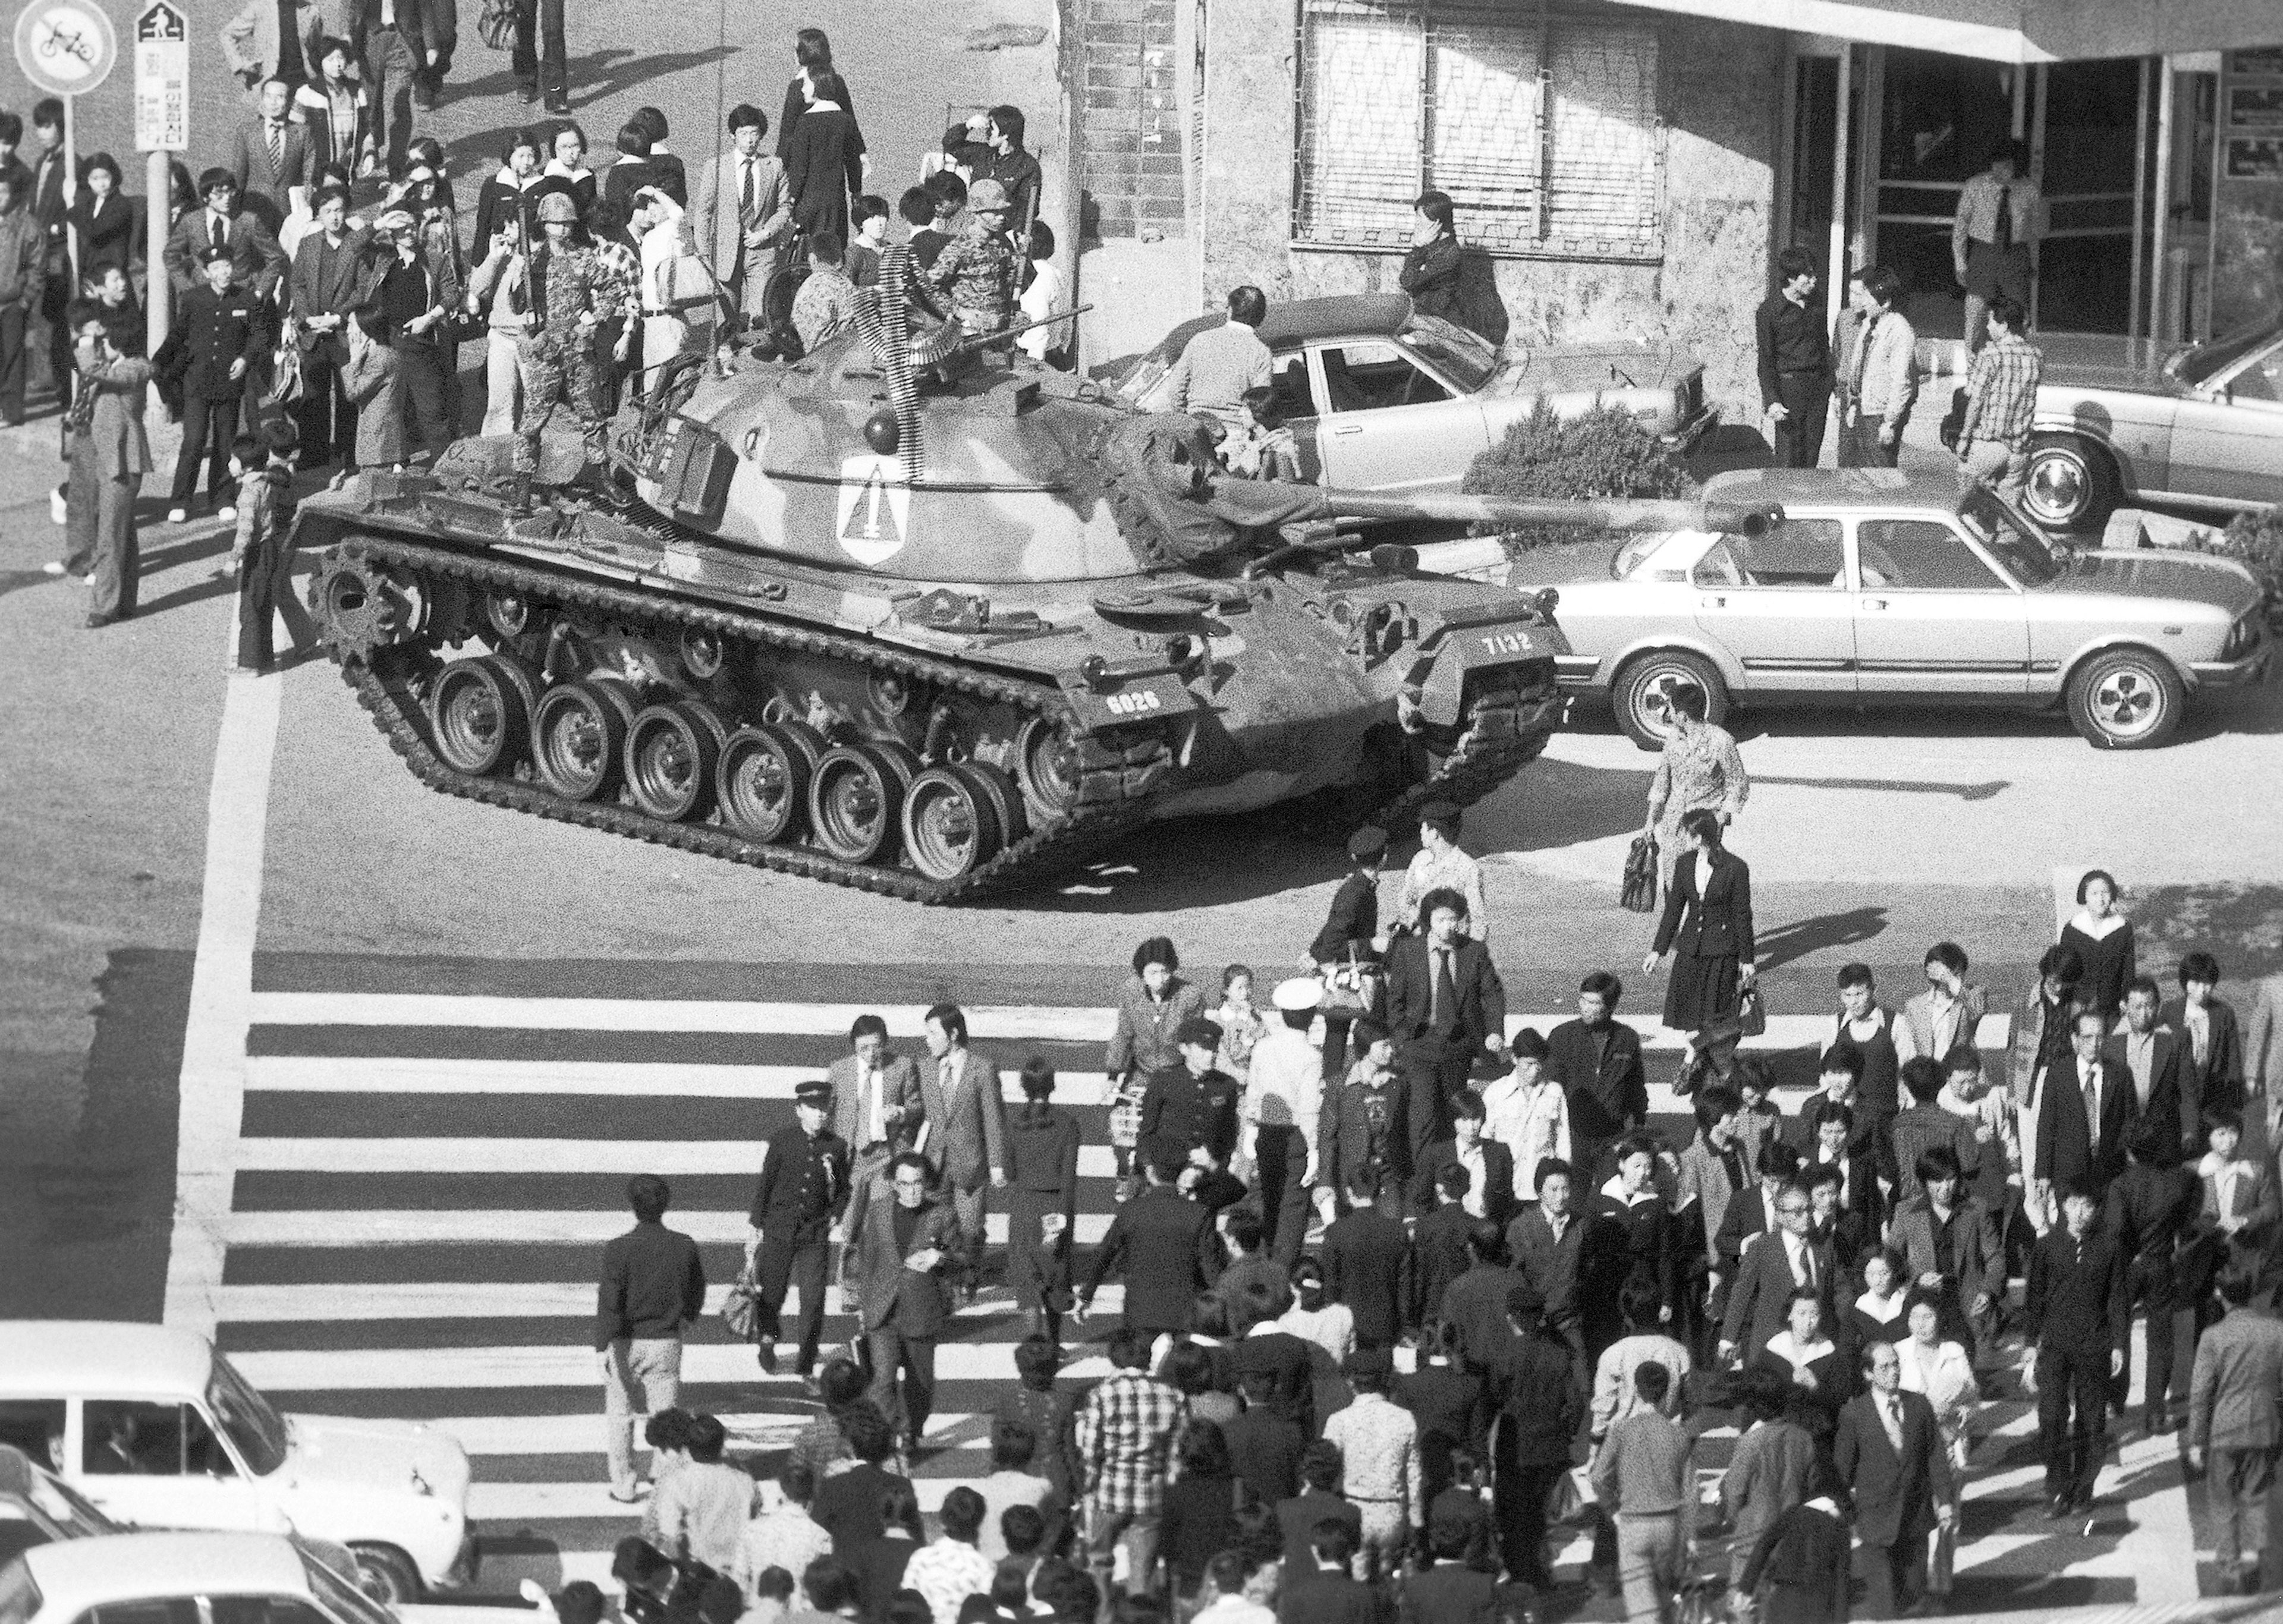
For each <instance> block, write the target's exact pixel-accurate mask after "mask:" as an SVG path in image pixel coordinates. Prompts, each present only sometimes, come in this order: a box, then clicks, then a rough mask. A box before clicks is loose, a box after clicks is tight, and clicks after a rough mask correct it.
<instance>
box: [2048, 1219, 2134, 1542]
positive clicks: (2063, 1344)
mask: <svg viewBox="0 0 2283 1624" xmlns="http://www.w3.org/2000/svg"><path fill="white" fill-rule="evenodd" d="M2099 1214H2100V1195H2099V1193H2097V1192H2096V1191H2095V1190H2094V1189H2093V1188H2092V1185H2089V1184H2077V1185H2065V1186H2064V1187H2063V1190H2062V1193H2061V1220H2062V1221H2061V1227H2059V1228H2057V1229H2051V1230H2048V1231H2046V1232H2045V1233H2044V1234H2043V1235H2041V1236H2039V1237H2038V1244H2037V1246H2036V1247H2034V1248H2033V1249H2032V1250H2031V1251H2030V1290H2029V1298H2028V1302H2027V1316H2026V1318H2025V1321H2024V1329H2025V1330H2026V1331H2027V1333H2028V1334H2029V1338H2030V1342H2031V1344H2032V1345H2033V1346H2034V1347H2035V1348H2037V1359H2036V1362H2035V1364H2033V1365H2032V1366H2031V1367H2030V1371H2028V1373H2027V1374H2028V1379H2027V1381H2026V1383H2025V1385H2026V1386H2027V1387H2029V1388H2030V1390H2031V1391H2032V1392H2034V1393H2035V1394H2036V1395H2037V1398H2038V1435H2039V1438H2040V1439H2041V1441H2043V1444H2044V1447H2045V1492H2046V1493H2047V1495H2049V1496H2051V1497H2052V1502H2053V1504H2052V1514H2053V1516H2054V1517H2055V1518H2056V1519H2059V1518H2066V1517H2068V1516H2070V1515H2071V1514H2072V1513H2074V1512H2077V1511H2084V1510H2086V1509H2087V1508H2088V1507H2090V1506H2091V1505H2092V1482H2093V1479H2094V1477H2095V1476H2096V1475H2097V1474H2098V1473H2099V1472H2100V1457H2101V1456H2102V1454H2103V1453H2104V1452H2105V1451H2106V1449H2107V1448H2108V1401H2109V1395H2110V1391H2111V1387H2112V1384H2114V1383H2115V1380H2116V1379H2117V1378H2118V1377H2120V1376H2122V1375H2123V1373H2124V1359H2125V1348H2127V1347H2128V1346H2129V1344H2130V1339H2131V1332H2132V1306H2131V1304H2132V1299H2131V1294H2130V1293H2129V1291H2128V1289H2127V1287H2126V1286H2125V1279H2124V1252H2123V1247H2120V1246H2118V1245H2117V1243H2116V1239H2115V1237H2114V1236H2111V1235H2106V1234H2100V1233H2097V1232H2095V1231H2094V1228H2093V1220H2094V1218H2095V1217H2097V1216H2099ZM2072 1411H2074V1417H2072Z"/></svg>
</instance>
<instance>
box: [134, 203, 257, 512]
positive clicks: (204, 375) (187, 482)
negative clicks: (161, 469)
mask: <svg viewBox="0 0 2283 1624" xmlns="http://www.w3.org/2000/svg"><path fill="white" fill-rule="evenodd" d="M203 269H204V270H205V273H206V278H205V281H204V282H203V283H202V284H200V285H199V286H198V287H195V288H192V289H191V291H189V292H187V293H185V294H184V295H183V305H182V308H181V310H180V311H178V312H177V313H176V315H175V327H174V330H173V331H172V332H170V333H168V335H167V341H166V343H164V344H162V345H160V346H159V353H158V354H156V355H153V356H152V358H151V360H152V363H153V364H154V365H155V366H156V367H157V368H158V369H159V371H160V375H161V376H163V377H167V378H168V379H169V380H171V381H172V382H174V383H175V384H176V385H179V386H180V387H181V389H182V392H183V446H182V449H181V451H180V452H179V453H177V454H176V455H175V485H174V492H173V494H172V496H171V498H170V499H169V503H168V508H169V510H168V514H167V522H168V524H181V523H183V520H185V519H186V518H188V517H190V501H191V493H193V492H194V491H196V489H197V488H198V483H199V462H201V461H204V462H206V494H207V496H208V497H209V498H210V499H211V500H212V501H213V502H214V509H215V512H216V514H217V516H218V517H222V518H225V519H232V518H236V517H238V510H237V509H236V508H235V507H234V506H233V505H232V504H233V503H234V501H235V500H236V497H237V492H238V486H237V484H236V482H235V481H233V480H232V479H231V478H230V442H231V441H232V440H234V439H236V438H237V437H238V401H239V400H241V399H242V398H243V397H244V396H245V389H246V376H247V374H248V373H249V372H250V371H251V370H252V369H253V366H254V365H255V363H256V362H258V361H260V360H261V357H262V355H263V354H265V353H266V352H267V350H268V348H269V321H268V319H267V317H266V315H264V312H263V309H262V306H261V301H260V300H259V299H256V298H255V297H254V295H253V291H251V290H250V289H248V288H245V287H244V286H242V285H240V284H238V283H237V282H234V281H233V280H231V276H232V271H231V263H230V250H228V249H227V248H223V247H220V246H216V247H212V248H208V249H207V250H206V260H205V263H204V266H203Z"/></svg>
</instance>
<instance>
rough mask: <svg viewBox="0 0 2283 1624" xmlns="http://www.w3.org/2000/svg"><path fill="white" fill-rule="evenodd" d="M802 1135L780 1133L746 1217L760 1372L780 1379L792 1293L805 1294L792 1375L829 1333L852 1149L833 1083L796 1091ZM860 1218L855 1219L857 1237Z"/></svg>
mask: <svg viewBox="0 0 2283 1624" xmlns="http://www.w3.org/2000/svg"><path fill="white" fill-rule="evenodd" d="M793 1102H794V1104H793V1108H794V1111H795V1112H796V1114H797V1115H799V1119H800V1129H799V1132H797V1133H780V1134H778V1135H777V1136H776V1137H775V1138H772V1139H770V1141H769V1143H768V1148H767V1150H765V1151H764V1152H763V1153H762V1155H761V1176H760V1182H759V1183H758V1184H757V1185H755V1186H754V1190H753V1205H752V1210H751V1211H750V1212H749V1213H748V1214H747V1215H746V1220H747V1222H748V1223H749V1224H751V1225H752V1232H751V1233H749V1234H748V1235H747V1236H746V1238H745V1267H746V1268H747V1269H748V1270H751V1271H752V1277H753V1286H754V1290H755V1293H756V1295H757V1301H756V1302H755V1304H754V1308H755V1310H756V1312H755V1317H754V1333H755V1335H756V1337H757V1339H758V1340H759V1342H760V1350H759V1351H760V1362H761V1368H762V1369H763V1370H765V1371H767V1372H769V1374H771V1375H773V1376H774V1375H775V1374H776V1368H777V1348H776V1342H777V1333H778V1330H779V1325H778V1321H777V1310H778V1309H781V1308H783V1306H784V1299H785V1288H786V1286H789V1285H791V1286H799V1287H800V1352H799V1354H798V1355H797V1356H795V1358H794V1361H793V1371H794V1373H795V1374H796V1375H799V1376H801V1377H804V1378H806V1376H807V1375H808V1373H809V1372H810V1371H811V1370H813V1369H814V1367H815V1364H816V1344H817V1341H818V1340H819V1338H820V1337H821V1336H822V1333H823V1331H824V1276H825V1263H826V1258H827V1255H828V1253H829V1252H830V1238H831V1233H832V1218H833V1215H834V1214H835V1213H837V1212H838V1211H839V1209H840V1203H841V1202H842V1201H845V1199H846V1198H847V1194H848V1142H847V1141H846V1140H845V1139H844V1138H841V1137H840V1136H839V1135H838V1134H837V1133H835V1132H833V1131H832V1129H831V1127H830V1122H831V1117H832V1084H830V1083H828V1082H826V1081H825V1080H824V1079H823V1078H822V1077H812V1078H809V1079H808V1080H807V1081H806V1082H804V1083H801V1084H799V1085H798V1086H797V1087H795V1088H794V1090H793ZM860 1221H861V1218H859V1217H855V1216H852V1218H851V1219H850V1223H849V1229H850V1232H851V1233H853V1232H854V1231H855V1227H856V1224H857V1223H858V1222H860Z"/></svg>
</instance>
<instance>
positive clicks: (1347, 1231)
mask: <svg viewBox="0 0 2283 1624" xmlns="http://www.w3.org/2000/svg"><path fill="white" fill-rule="evenodd" d="M1374 1191H1375V1180H1374V1178H1373V1177H1372V1174H1371V1173H1370V1172H1369V1170H1367V1169H1360V1170H1359V1171H1358V1172H1357V1173H1356V1175H1355V1176H1354V1177H1353V1178H1352V1180H1351V1181H1350V1182H1349V1185H1348V1212H1347V1216H1345V1217H1343V1218H1340V1219H1337V1220H1336V1221H1335V1222H1334V1223H1333V1224H1332V1225H1331V1227H1330V1228H1329V1229H1327V1230H1326V1231H1325V1232H1324V1297H1325V1300H1326V1301H1328V1302H1344V1303H1346V1304H1347V1305H1348V1309H1349V1310H1350V1311H1351V1312H1352V1313H1353V1314H1354V1316H1355V1334H1356V1345H1357V1346H1358V1347H1359V1348H1392V1347H1394V1346H1395V1339H1396V1338H1397V1337H1399V1336H1400V1335H1402V1334H1403V1325H1404V1315H1403V1311H1404V1309H1405V1307H1406V1305H1407V1304H1408V1303H1409V1302H1410V1301H1411V1238H1410V1237H1409V1236H1408V1235H1406V1234H1405V1233H1404V1231H1403V1225H1402V1224H1401V1222H1399V1220H1397V1219H1395V1218H1392V1217H1390V1216H1388V1215H1387V1214H1386V1213H1384V1212H1383V1211H1381V1210H1380V1208H1379V1207H1378V1205H1377V1203H1376V1202H1375V1200H1374V1199H1373V1197H1374Z"/></svg>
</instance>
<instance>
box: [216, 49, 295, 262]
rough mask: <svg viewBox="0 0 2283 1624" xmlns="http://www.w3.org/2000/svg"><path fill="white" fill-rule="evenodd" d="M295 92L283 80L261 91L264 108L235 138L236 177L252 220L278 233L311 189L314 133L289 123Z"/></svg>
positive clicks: (233, 164)
mask: <svg viewBox="0 0 2283 1624" xmlns="http://www.w3.org/2000/svg"><path fill="white" fill-rule="evenodd" d="M290 97H292V90H291V89H289V88H288V87H287V85H286V83H285V82H284V80H282V79H272V80H269V81H267V82H264V83H263V85H262V87H261V107H260V109H259V110H258V111H257V112H256V113H255V114H254V116H253V118H251V119H248V120H245V122H244V123H243V124H240V125H239V126H238V128H237V130H236V131H235V132H234V133H233V134H232V136H231V137H230V174H231V175H233V176H234V177H236V179H237V181H238V196H239V197H241V198H244V199H245V208H246V212H247V213H248V214H253V216H255V217H256V218H257V219H259V220H260V221H261V223H262V224H263V225H265V226H267V227H269V229H270V230H272V231H275V230H277V228H278V227H280V226H282V225H284V223H285V216H286V215H287V214H289V213H291V212H292V207H293V203H294V194H295V193H297V192H300V191H304V190H307V188H308V184H309V127H308V125H306V124H294V123H290V122H288V121H287V120H286V117H285V109H286V105H287V102H288V99H289V98H290Z"/></svg>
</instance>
